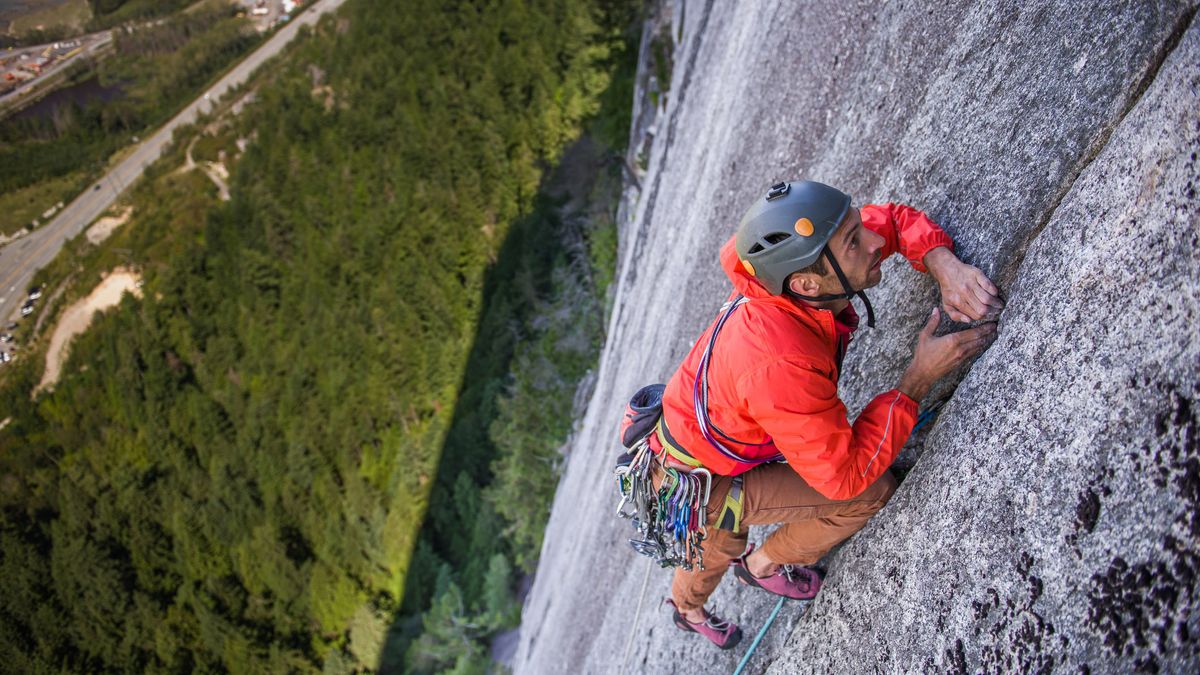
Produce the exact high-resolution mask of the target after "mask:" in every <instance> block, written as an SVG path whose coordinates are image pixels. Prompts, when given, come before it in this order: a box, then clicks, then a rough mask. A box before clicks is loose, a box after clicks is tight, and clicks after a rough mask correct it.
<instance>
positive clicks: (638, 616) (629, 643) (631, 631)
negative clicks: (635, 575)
mask: <svg viewBox="0 0 1200 675" xmlns="http://www.w3.org/2000/svg"><path fill="white" fill-rule="evenodd" d="M651 562H653V561H652V560H647V561H646V576H644V577H642V593H641V595H639V596H638V608H637V612H635V613H634V615H633V625H632V626H630V627H629V639H628V640H626V641H625V656H623V657H621V669H620V670H618V671H617V672H618V673H624V672H625V664H626V663H627V662H628V661H629V649H630V647H632V646H633V636H635V635H637V627H638V621H639V620H640V619H641V617H642V602H643V601H644V600H645V599H646V584H647V583H648V582H649V581H650V563H651Z"/></svg>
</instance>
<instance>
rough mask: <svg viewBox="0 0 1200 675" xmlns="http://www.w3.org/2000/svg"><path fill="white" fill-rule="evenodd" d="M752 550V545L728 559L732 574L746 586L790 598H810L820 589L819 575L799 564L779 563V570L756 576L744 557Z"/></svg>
mask: <svg viewBox="0 0 1200 675" xmlns="http://www.w3.org/2000/svg"><path fill="white" fill-rule="evenodd" d="M753 551H754V545H753V544H751V546H750V548H749V549H747V551H746V552H745V553H743V554H742V555H741V557H740V558H734V559H733V560H731V561H729V566H730V567H732V568H733V575H734V576H735V577H737V578H738V581H740V582H742V583H743V584H746V585H747V586H754V587H755V588H761V589H763V590H764V591H767V592H768V593H774V594H775V595H782V596H783V597H785V598H791V599H792V600H811V599H813V598H815V597H817V592H818V591H820V590H821V575H820V573H818V572H817V571H816V570H814V569H810V568H808V567H800V566H799V565H780V566H779V571H778V572H776V573H775V574H772V575H771V576H769V577H756V576H754V575H753V574H752V573H751V572H750V566H749V565H748V564H747V563H746V558H748V557H750V554H751V553H752V552H753Z"/></svg>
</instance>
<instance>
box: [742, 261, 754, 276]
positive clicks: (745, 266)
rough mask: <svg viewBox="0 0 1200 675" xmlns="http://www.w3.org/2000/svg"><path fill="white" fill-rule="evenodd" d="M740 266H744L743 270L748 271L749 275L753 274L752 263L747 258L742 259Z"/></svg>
mask: <svg viewBox="0 0 1200 675" xmlns="http://www.w3.org/2000/svg"><path fill="white" fill-rule="evenodd" d="M742 267H743V268H745V270H746V271H747V272H749V273H750V276H755V274H754V265H751V264H750V261H749V260H743V261H742Z"/></svg>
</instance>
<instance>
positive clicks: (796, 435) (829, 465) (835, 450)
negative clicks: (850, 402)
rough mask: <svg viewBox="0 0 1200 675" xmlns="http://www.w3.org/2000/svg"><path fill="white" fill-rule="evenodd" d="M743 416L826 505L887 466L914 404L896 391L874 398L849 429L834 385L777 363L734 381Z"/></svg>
mask: <svg viewBox="0 0 1200 675" xmlns="http://www.w3.org/2000/svg"><path fill="white" fill-rule="evenodd" d="M740 389H741V392H740V393H741V394H742V395H743V399H744V400H745V402H746V405H747V408H748V411H749V412H750V416H751V417H753V418H754V419H755V421H756V422H758V424H759V425H760V426H761V427H762V428H763V431H765V432H767V433H768V434H769V435H770V436H771V438H772V440H773V441H774V443H775V446H776V447H778V448H779V451H780V452H782V453H783V455H784V457H786V458H787V460H788V463H789V464H790V465H791V467H792V469H793V470H795V471H796V473H798V474H800V477H801V478H803V479H804V480H805V482H807V483H808V484H809V485H810V486H812V488H813V489H814V490H816V491H817V492H820V493H821V494H822V495H824V496H826V497H828V498H829V499H834V500H843V499H852V498H854V497H857V496H858V495H859V494H861V493H862V492H863V491H864V490H866V489H867V487H869V486H870V485H871V484H872V483H874V482H875V480H876V479H878V478H879V477H880V476H882V475H883V472H884V471H886V470H887V469H888V467H890V466H891V465H892V461H894V460H895V459H896V455H898V454H899V453H900V449H901V448H902V447H903V446H904V443H905V441H907V440H908V436H909V434H910V433H912V428H913V425H914V424H915V423H916V418H917V403H916V402H915V401H913V400H912V399H911V398H909V397H908V396H907V395H905V394H903V393H901V392H900V390H898V389H893V390H891V391H888V392H885V393H883V394H880V395H879V396H876V397H875V399H874V400H873V401H871V402H870V403H869V404H867V407H866V408H864V409H863V411H862V413H861V414H860V415H859V416H858V419H856V420H855V421H854V424H853V425H852V424H850V421H849V420H848V419H847V418H846V406H845V405H844V404H843V403H842V401H841V399H839V398H838V395H837V381H836V380H834V379H831V377H830V376H829V375H827V374H825V373H822V372H819V371H818V370H816V369H813V368H812V367H810V366H808V365H807V364H805V363H803V362H801V361H800V360H798V359H789V358H785V359H781V360H779V361H776V362H774V363H772V364H771V365H769V366H766V367H765V368H763V369H761V370H759V371H757V372H754V373H748V374H747V375H746V376H744V377H743V378H742V380H741V383H740Z"/></svg>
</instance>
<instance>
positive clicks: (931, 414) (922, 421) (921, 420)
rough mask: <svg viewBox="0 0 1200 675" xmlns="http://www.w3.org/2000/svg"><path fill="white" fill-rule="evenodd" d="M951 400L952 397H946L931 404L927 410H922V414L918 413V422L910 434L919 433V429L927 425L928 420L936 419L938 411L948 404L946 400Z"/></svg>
mask: <svg viewBox="0 0 1200 675" xmlns="http://www.w3.org/2000/svg"><path fill="white" fill-rule="evenodd" d="M949 400H950V399H948V398H944V399H942V400H940V401H938V402H937V403H934V404H933V405H931V406H929V407H928V408H926V409H925V410H923V411H921V414H920V415H917V423H916V424H914V425H913V428H912V431H910V432H908V433H909V436H912V435H913V434H915V433H917V431H918V430H919V429H920V428H921V427H923V426H925V425H926V424H927V423H928V422H932V421H933V420H934V419H936V418H937V414H938V411H940V410H941V409H942V406H943V405H945V404H946V401H949Z"/></svg>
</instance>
